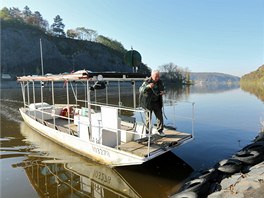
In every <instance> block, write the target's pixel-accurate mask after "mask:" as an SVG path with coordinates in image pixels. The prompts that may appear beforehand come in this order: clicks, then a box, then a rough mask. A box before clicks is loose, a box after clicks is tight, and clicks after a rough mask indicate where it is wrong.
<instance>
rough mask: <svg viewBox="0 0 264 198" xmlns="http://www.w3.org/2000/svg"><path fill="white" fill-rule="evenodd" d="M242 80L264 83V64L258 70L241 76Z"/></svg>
mask: <svg viewBox="0 0 264 198" xmlns="http://www.w3.org/2000/svg"><path fill="white" fill-rule="evenodd" d="M241 82H242V83H243V82H247V83H260V84H263V83H264V65H262V66H260V67H259V68H258V69H257V70H256V71H253V72H250V73H249V74H245V75H243V76H242V77H241Z"/></svg>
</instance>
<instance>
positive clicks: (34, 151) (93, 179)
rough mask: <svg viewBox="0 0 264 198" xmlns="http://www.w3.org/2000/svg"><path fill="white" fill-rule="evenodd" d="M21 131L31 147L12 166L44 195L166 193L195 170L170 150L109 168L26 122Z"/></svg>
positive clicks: (150, 195)
mask: <svg viewBox="0 0 264 198" xmlns="http://www.w3.org/2000/svg"><path fill="white" fill-rule="evenodd" d="M20 131H21V134H22V135H23V136H25V137H26V139H25V140H24V141H26V143H29V144H30V145H32V146H31V151H30V154H28V155H27V156H26V158H25V159H24V160H23V161H20V162H18V163H15V164H13V165H12V166H13V167H14V168H23V169H24V170H25V172H26V174H27V176H28V178H29V180H30V182H31V184H32V186H33V187H34V188H35V190H36V191H37V192H38V194H39V196H41V197H47V196H48V197H50V196H51V197H52V196H55V195H56V197H68V196H71V197H167V196H169V195H171V194H174V193H175V192H177V190H178V189H179V188H180V186H181V185H182V182H183V181H184V180H185V179H186V178H187V177H188V176H189V175H190V174H191V173H192V171H193V169H192V168H191V167H190V166H189V165H188V164H186V163H185V162H184V161H183V160H181V159H180V158H178V157H177V156H176V155H174V154H173V153H171V152H168V153H167V154H165V155H163V156H161V157H158V158H156V159H154V160H152V161H149V162H147V163H145V164H143V165H140V166H128V167H116V168H110V167H107V166H104V165H101V164H98V163H96V162H94V161H92V160H89V159H87V158H84V157H82V156H80V155H77V154H75V153H73V152H71V151H68V150H67V149H64V148H62V147H61V146H59V145H57V144H55V143H53V142H52V141H50V140H48V139H47V138H45V137H43V136H41V135H39V134H38V133H36V132H35V131H33V130H32V129H31V128H29V127H28V126H27V125H26V124H25V123H24V122H22V123H21V124H20Z"/></svg>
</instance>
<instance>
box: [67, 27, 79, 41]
mask: <svg viewBox="0 0 264 198" xmlns="http://www.w3.org/2000/svg"><path fill="white" fill-rule="evenodd" d="M66 34H67V37H69V38H72V39H75V38H77V37H78V32H76V30H73V29H68V30H67V32H66Z"/></svg>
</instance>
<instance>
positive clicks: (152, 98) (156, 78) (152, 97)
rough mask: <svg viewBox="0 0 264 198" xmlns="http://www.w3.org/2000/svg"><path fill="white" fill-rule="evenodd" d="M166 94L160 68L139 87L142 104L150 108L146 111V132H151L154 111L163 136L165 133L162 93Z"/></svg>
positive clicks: (159, 130)
mask: <svg viewBox="0 0 264 198" xmlns="http://www.w3.org/2000/svg"><path fill="white" fill-rule="evenodd" d="M163 94H164V85H163V83H162V81H161V80H160V73H159V71H158V70H153V71H152V72H151V76H150V77H149V78H147V79H146V80H145V81H144V82H143V84H142V85H141V87H140V88H139V99H140V105H141V107H143V108H144V109H147V110H149V113H150V115H149V113H148V112H147V113H146V127H147V129H146V133H149V126H150V122H151V117H152V111H153V112H154V114H155V116H156V118H157V130H158V132H159V133H160V135H161V136H164V133H163V127H164V126H163V116H162V106H163V102H162V95H163Z"/></svg>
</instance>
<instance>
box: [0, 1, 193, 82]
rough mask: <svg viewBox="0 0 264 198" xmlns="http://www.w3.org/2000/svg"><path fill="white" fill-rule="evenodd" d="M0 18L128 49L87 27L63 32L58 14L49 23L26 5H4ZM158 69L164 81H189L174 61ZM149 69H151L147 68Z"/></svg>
mask: <svg viewBox="0 0 264 198" xmlns="http://www.w3.org/2000/svg"><path fill="white" fill-rule="evenodd" d="M0 19H1V20H5V21H10V22H14V23H23V24H26V25H29V26H33V27H35V28H38V29H39V30H41V31H43V32H44V33H45V34H48V35H50V36H54V37H61V38H70V39H75V40H84V41H90V42H97V43H100V44H102V45H105V46H107V47H109V48H112V49H113V50H116V51H118V52H120V53H121V54H125V53H126V52H127V51H128V50H126V49H125V48H124V46H123V44H122V43H121V42H119V41H116V40H113V39H111V38H108V37H106V36H103V35H98V33H97V31H96V30H92V29H89V28H85V27H77V28H75V29H68V30H67V31H66V33H65V31H64V28H65V24H64V23H63V19H62V18H61V17H60V15H56V16H55V18H54V21H53V23H52V24H51V25H49V22H48V21H47V20H46V19H44V18H43V17H42V15H41V13H40V12H39V11H35V12H32V11H31V10H30V8H29V7H28V6H25V7H24V9H23V10H20V9H18V8H15V7H13V8H7V7H4V8H2V9H1V10H0ZM146 66H147V65H146ZM159 69H160V71H161V73H162V78H163V80H164V81H168V82H171V83H190V71H189V70H188V68H181V67H179V66H177V65H176V64H174V63H168V64H164V65H161V66H159ZM149 70H151V69H150V68H149Z"/></svg>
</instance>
